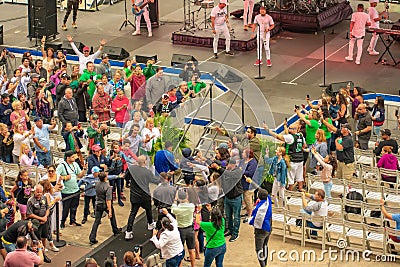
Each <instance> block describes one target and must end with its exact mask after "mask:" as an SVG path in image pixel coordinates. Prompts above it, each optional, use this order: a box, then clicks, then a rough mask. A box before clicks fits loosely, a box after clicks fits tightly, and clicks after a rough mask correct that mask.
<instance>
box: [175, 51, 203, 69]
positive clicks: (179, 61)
mask: <svg viewBox="0 0 400 267" xmlns="http://www.w3.org/2000/svg"><path fill="white" fill-rule="evenodd" d="M188 61H193V62H197V59H195V58H194V56H190V55H182V54H172V59H171V66H173V67H176V66H180V65H185V64H186V63H187V62H188Z"/></svg>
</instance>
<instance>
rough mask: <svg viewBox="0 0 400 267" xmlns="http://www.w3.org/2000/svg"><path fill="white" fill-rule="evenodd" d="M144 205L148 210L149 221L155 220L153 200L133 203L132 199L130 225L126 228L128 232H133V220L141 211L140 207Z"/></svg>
mask: <svg viewBox="0 0 400 267" xmlns="http://www.w3.org/2000/svg"><path fill="white" fill-rule="evenodd" d="M140 207H142V208H143V209H144V210H145V211H146V217H147V223H149V224H150V223H152V222H153V214H152V212H151V200H148V201H147V200H146V201H143V202H139V203H132V200H131V213H130V214H129V219H128V226H127V228H126V231H127V232H132V227H133V222H134V221H135V218H136V214H137V213H138V211H139V208H140Z"/></svg>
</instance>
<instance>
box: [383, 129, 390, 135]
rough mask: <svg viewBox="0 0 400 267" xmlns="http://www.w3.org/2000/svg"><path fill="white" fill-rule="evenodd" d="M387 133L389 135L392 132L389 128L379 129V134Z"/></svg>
mask: <svg viewBox="0 0 400 267" xmlns="http://www.w3.org/2000/svg"><path fill="white" fill-rule="evenodd" d="M384 134H385V135H388V136H391V135H392V132H391V131H390V130H389V129H384V130H381V135H384Z"/></svg>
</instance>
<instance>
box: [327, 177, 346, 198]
mask: <svg viewBox="0 0 400 267" xmlns="http://www.w3.org/2000/svg"><path fill="white" fill-rule="evenodd" d="M344 191H345V187H344V180H343V179H342V178H333V179H332V190H331V195H332V197H334V195H335V197H338V196H339V195H342V196H346V194H345V193H344Z"/></svg>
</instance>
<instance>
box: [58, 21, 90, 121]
mask: <svg viewBox="0 0 400 267" xmlns="http://www.w3.org/2000/svg"><path fill="white" fill-rule="evenodd" d="M64 24H65V23H64ZM78 116H79V119H78V121H80V122H87V118H86V110H85V111H78Z"/></svg>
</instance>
